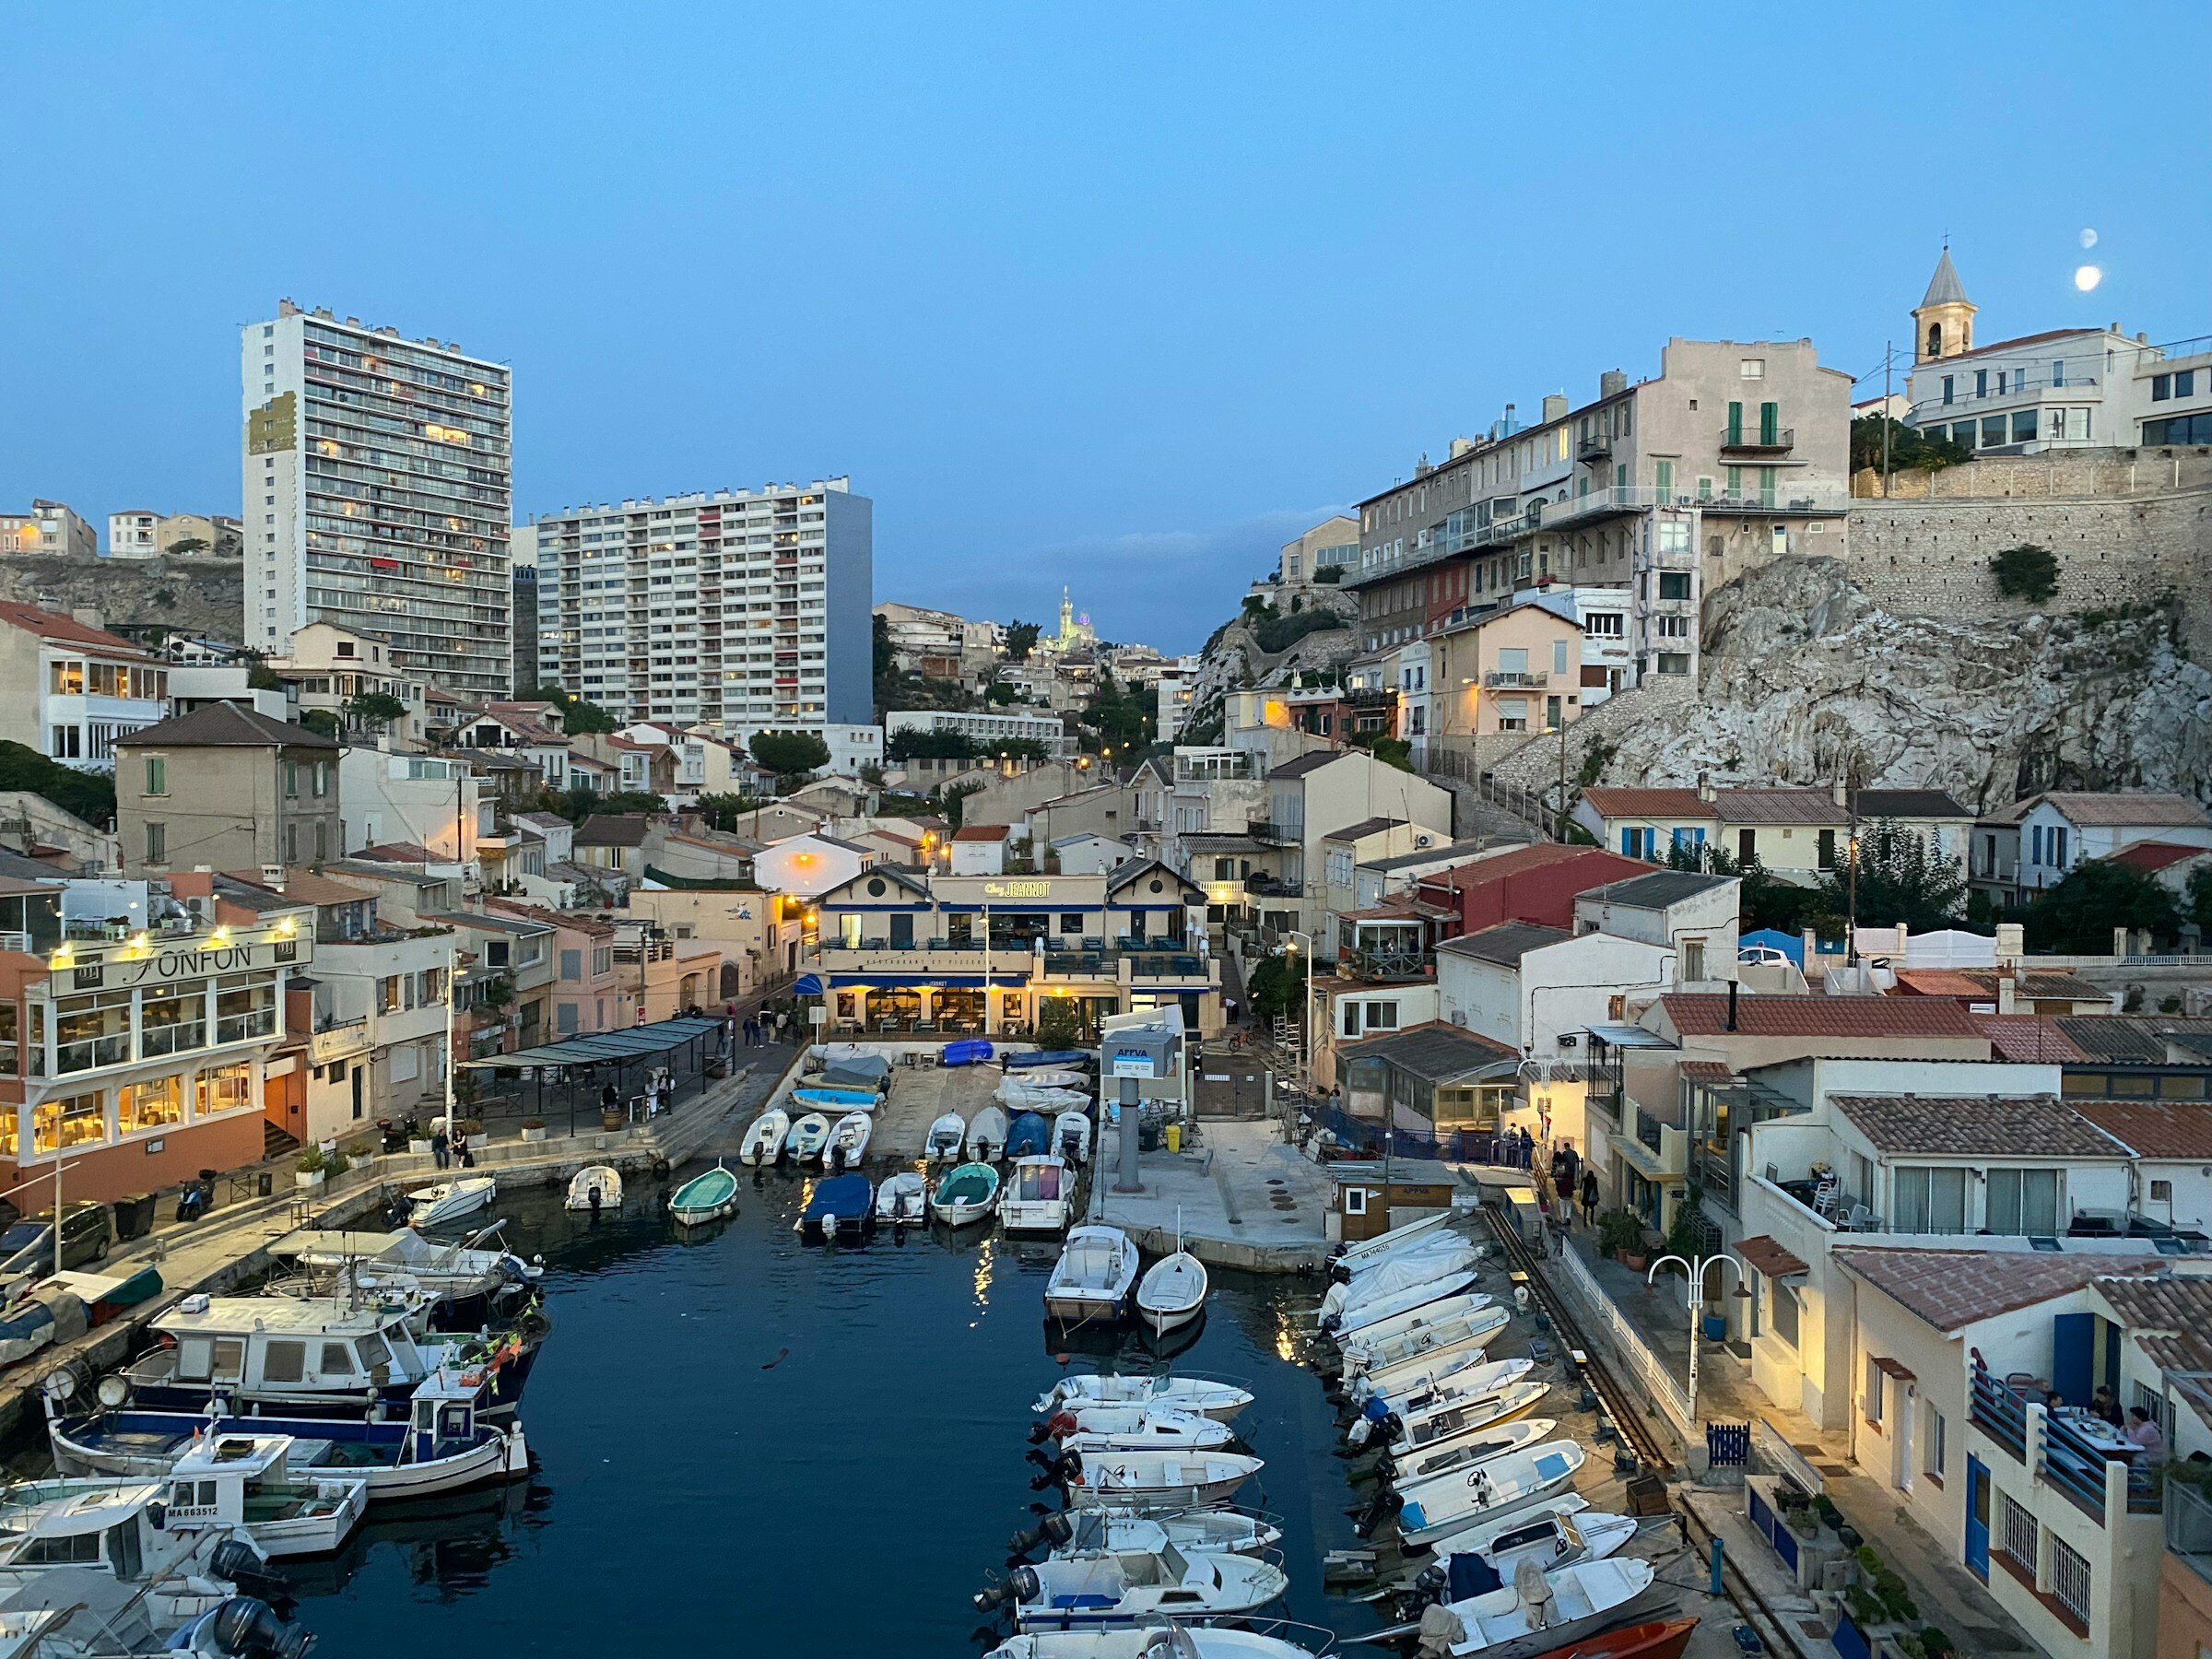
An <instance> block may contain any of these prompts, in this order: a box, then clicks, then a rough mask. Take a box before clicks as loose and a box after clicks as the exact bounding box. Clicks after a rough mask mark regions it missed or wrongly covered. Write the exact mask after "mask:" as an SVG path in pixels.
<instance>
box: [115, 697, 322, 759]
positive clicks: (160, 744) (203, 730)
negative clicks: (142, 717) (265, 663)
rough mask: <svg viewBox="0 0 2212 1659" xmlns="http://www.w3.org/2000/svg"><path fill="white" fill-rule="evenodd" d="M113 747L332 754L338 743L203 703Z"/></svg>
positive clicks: (249, 712) (237, 708) (227, 705)
mask: <svg viewBox="0 0 2212 1659" xmlns="http://www.w3.org/2000/svg"><path fill="white" fill-rule="evenodd" d="M115 747H117V748H312V749H329V750H330V751H332V752H333V753H334V754H335V752H336V751H337V748H338V740H337V739H336V738H335V737H325V736H324V735H323V734H322V733H320V732H311V731H309V730H308V729H307V727H305V726H300V725H292V724H288V722H285V721H282V720H272V719H270V718H269V717H268V716H267V715H266V714H264V713H261V712H259V711H257V710H253V709H248V708H243V707H241V705H239V704H237V703H231V702H212V703H206V704H203V705H202V706H201V707H199V708H196V709H194V711H193V712H191V713H189V714H179V715H177V716H176V717H175V718H173V719H171V720H164V721H161V722H159V723H158V724H154V725H150V726H141V727H139V729H138V730H136V731H135V732H129V733H125V734H124V735H123V736H120V737H118V738H116V739H115Z"/></svg>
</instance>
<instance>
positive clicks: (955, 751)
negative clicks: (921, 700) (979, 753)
mask: <svg viewBox="0 0 2212 1659" xmlns="http://www.w3.org/2000/svg"><path fill="white" fill-rule="evenodd" d="M883 752H884V753H885V754H886V755H887V756H888V757H889V758H890V759H893V760H972V759H975V756H976V747H975V739H974V738H972V737H971V736H969V735H968V734H967V733H965V732H943V731H939V732H924V731H917V730H916V729H915V728H914V727H912V726H900V728H899V729H898V730H897V731H895V732H893V733H892V734H891V735H890V736H889V737H888V739H886V740H885V742H884V746H883Z"/></svg>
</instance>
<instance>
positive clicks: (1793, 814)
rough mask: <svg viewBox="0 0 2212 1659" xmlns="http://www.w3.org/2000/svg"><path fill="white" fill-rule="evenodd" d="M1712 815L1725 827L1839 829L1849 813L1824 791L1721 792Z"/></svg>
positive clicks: (1849, 815)
mask: <svg viewBox="0 0 2212 1659" xmlns="http://www.w3.org/2000/svg"><path fill="white" fill-rule="evenodd" d="M1713 808H1714V813H1713V816H1715V817H1716V818H1719V819H1720V820H1721V822H1723V823H1724V824H1826V825H1832V826H1834V827H1836V828H1838V829H1842V828H1846V827H1848V826H1849V825H1850V823H1851V814H1850V813H1849V812H1847V811H1845V810H1844V809H1843V808H1842V807H1841V806H1837V805H1836V798H1835V796H1834V795H1832V794H1830V793H1829V792H1828V791H1827V790H1825V789H1722V790H1716V791H1715V792H1714V795H1713Z"/></svg>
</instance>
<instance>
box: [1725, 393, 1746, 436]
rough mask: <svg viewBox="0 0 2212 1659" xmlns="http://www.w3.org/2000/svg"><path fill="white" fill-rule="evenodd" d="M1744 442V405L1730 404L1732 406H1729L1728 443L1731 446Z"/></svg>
mask: <svg viewBox="0 0 2212 1659" xmlns="http://www.w3.org/2000/svg"><path fill="white" fill-rule="evenodd" d="M1727 441H1728V442H1729V443H1730V444H1737V443H1741V442H1742V441H1744V406H1743V405H1742V404H1740V403H1732V404H1730V405H1729V406H1728V437H1727Z"/></svg>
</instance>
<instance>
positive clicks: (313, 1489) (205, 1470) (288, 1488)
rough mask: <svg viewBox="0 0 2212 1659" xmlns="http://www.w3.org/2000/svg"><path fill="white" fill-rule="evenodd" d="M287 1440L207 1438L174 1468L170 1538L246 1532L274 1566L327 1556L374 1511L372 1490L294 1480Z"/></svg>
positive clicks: (318, 1475)
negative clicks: (183, 1534)
mask: <svg viewBox="0 0 2212 1659" xmlns="http://www.w3.org/2000/svg"><path fill="white" fill-rule="evenodd" d="M299 1445H300V1441H297V1440H294V1439H293V1438H292V1437H291V1436H290V1435H288V1434H253V1433H241V1434H220V1435H207V1434H203V1435H201V1436H200V1437H199V1438H198V1440H197V1441H195V1442H194V1445H193V1447H192V1449H191V1450H190V1451H188V1452H186V1453H184V1455H183V1456H182V1457H180V1458H178V1459H177V1461H176V1462H175V1463H174V1464H172V1465H171V1466H170V1471H169V1481H170V1494H169V1517H168V1520H167V1521H166V1522H165V1523H164V1524H165V1525H166V1526H167V1527H168V1528H169V1529H170V1530H171V1531H172V1532H195V1531H209V1530H221V1529H225V1528H232V1529H236V1530H239V1531H242V1532H243V1533H244V1534H245V1535H247V1536H248V1537H250V1538H252V1539H253V1542H254V1543H255V1544H256V1545H258V1546H260V1547H261V1552H262V1554H264V1555H265V1556H267V1557H269V1558H270V1559H272V1560H275V1559H281V1558H283V1557H286V1556H312V1555H328V1554H330V1552H331V1551H333V1550H335V1549H336V1548H337V1547H338V1546H339V1545H341V1544H343V1543H345V1542H346V1540H347V1537H348V1536H349V1535H351V1534H352V1532H353V1529H354V1528H355V1527H356V1526H358V1525H359V1524H360V1519H361V1516H362V1514H363V1513H364V1512H366V1511H367V1510H368V1508H369V1483H368V1481H367V1480H365V1479H363V1478H362V1477H360V1476H359V1475H344V1474H339V1473H337V1472H335V1471H317V1472H314V1473H312V1474H309V1473H304V1472H302V1473H295V1472H294V1471H293V1470H292V1468H291V1467H290V1464H289V1460H290V1458H291V1455H292V1452H293V1449H294V1448H295V1447H297V1446H299Z"/></svg>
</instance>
